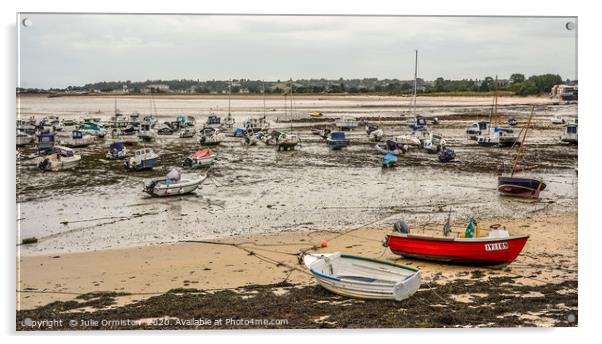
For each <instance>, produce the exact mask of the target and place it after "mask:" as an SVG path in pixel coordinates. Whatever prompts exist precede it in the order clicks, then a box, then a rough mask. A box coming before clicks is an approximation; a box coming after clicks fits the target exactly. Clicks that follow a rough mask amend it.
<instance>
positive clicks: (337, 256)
mask: <svg viewBox="0 0 602 344" xmlns="http://www.w3.org/2000/svg"><path fill="white" fill-rule="evenodd" d="M303 262H304V263H305V266H307V268H308V269H309V271H310V272H311V273H312V275H314V277H315V278H316V279H317V280H318V283H319V284H320V285H321V286H322V287H324V288H326V289H328V290H330V291H331V292H333V293H336V294H340V295H343V296H348V297H355V298H360V299H391V300H396V301H401V300H404V299H407V298H408V297H410V296H411V295H412V294H414V293H415V292H416V290H418V288H419V287H420V281H421V272H420V270H418V269H415V268H412V267H408V266H403V265H397V264H394V263H391V262H387V261H382V260H376V259H371V258H366V257H360V256H352V255H348V254H344V253H341V252H336V253H329V254H307V255H305V256H304V257H303Z"/></svg>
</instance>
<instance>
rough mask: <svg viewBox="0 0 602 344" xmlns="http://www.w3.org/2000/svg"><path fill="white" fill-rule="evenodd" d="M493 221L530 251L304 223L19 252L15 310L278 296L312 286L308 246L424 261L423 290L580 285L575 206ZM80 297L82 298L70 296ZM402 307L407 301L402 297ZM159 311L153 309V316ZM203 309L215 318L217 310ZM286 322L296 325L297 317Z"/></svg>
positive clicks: (555, 316)
mask: <svg viewBox="0 0 602 344" xmlns="http://www.w3.org/2000/svg"><path fill="white" fill-rule="evenodd" d="M494 222H495V223H501V224H503V225H504V226H505V227H506V228H507V229H508V230H510V231H511V233H512V234H515V235H525V234H527V235H530V239H529V241H528V243H527V245H526V247H525V249H524V251H523V253H522V254H521V255H520V256H519V257H518V259H517V260H516V261H515V262H514V263H512V264H511V265H509V266H508V267H506V268H503V269H486V268H485V269H483V268H471V267H462V266H454V265H445V264H436V263H428V262H423V261H416V260H407V259H403V258H400V257H399V256H396V255H394V254H392V253H391V252H390V251H389V250H388V249H385V248H384V247H383V246H382V245H381V242H382V239H383V236H384V235H385V234H386V233H387V228H370V227H369V226H368V227H367V228H358V229H356V230H350V231H348V232H346V233H345V232H334V233H333V232H323V231H318V232H307V231H301V232H294V233H283V234H272V235H258V236H249V237H244V238H238V239H237V240H221V241H215V243H176V244H163V245H161V244H158V245H151V246H144V247H134V248H127V249H113V250H101V251H94V252H86V253H71V254H61V255H49V256H29V257H21V258H20V259H19V260H18V262H17V263H18V276H19V280H18V281H19V283H18V286H17V289H18V290H19V291H20V292H18V293H17V296H18V299H17V302H18V309H21V310H28V309H36V308H37V309H38V310H39V311H40V312H42V314H43V311H42V310H44V307H40V306H45V305H48V304H49V303H51V302H54V303H55V304H54V305H55V306H56V303H57V301H60V302H59V304H60V303H64V304H69V307H68V311H67V310H63V311H62V312H60V313H59V314H60V316H61V317H63V316H64V317H65V318H66V319H67V318H70V317H71V316H77V317H84V318H85V317H88V318H94V317H98V316H100V314H103V315H102V316H104V315H106V312H109V313H110V312H114V313H115V314H119V312H120V309H121V310H122V309H124V307H127V306H128V305H130V306H131V305H136V304H139V303H142V302H144V301H146V302H150V303H152V300H153V298H156V297H159V296H161V295H165V294H166V293H168V292H169V291H170V290H171V291H172V292H173V291H174V290H188V289H190V290H196V291H199V292H200V291H204V292H206V291H213V292H215V291H218V290H223V289H240V290H244V288H245V287H249V286H254V287H258V286H265V288H266V289H269V290H271V291H272V293H273V297H274V298H278V297H280V296H279V295H280V293H287V290H289V289H291V288H293V289H294V288H303V287H310V286H313V285H315V282H314V281H313V279H312V277H311V276H309V275H308V274H307V273H306V272H305V271H306V270H305V268H304V267H303V266H302V265H300V264H299V261H298V258H299V256H300V254H302V252H334V251H341V252H347V253H354V254H359V255H363V256H367V257H373V258H380V259H386V260H390V261H394V262H396V263H400V264H405V265H410V266H414V267H417V268H420V269H422V270H423V271H424V275H423V276H424V282H423V286H422V289H424V290H428V289H430V288H433V286H441V287H445V286H449V285H451V284H453V283H459V284H460V285H464V286H470V285H471V284H474V283H478V282H484V283H487V281H488V280H491V279H498V278H509V279H511V280H512V284H511V285H507V292H508V293H512V290H514V289H518V288H530V289H531V291H532V292H531V293H530V294H528V295H526V296H525V295H522V296H519V298H520V297H524V298H528V299H529V301H533V300H536V299H539V298H543V297H544V294H542V293H541V292H538V290H545V289H548V288H550V286H557V287H558V288H559V290H557V291H556V292H557V293H563V295H567V300H568V299H570V298H571V297H572V295H574V294H575V293H576V292H577V290H576V279H577V245H576V242H577V232H576V214H572V215H566V216H560V217H558V216H553V215H545V214H540V215H538V216H534V217H533V218H529V219H522V220H505V219H495V221H494ZM490 224H493V222H492V220H483V221H481V226H482V227H483V228H488V226H489V225H490ZM322 240H326V241H327V242H328V247H326V248H320V247H319V246H320V243H321V241H322ZM234 245H235V246H234ZM475 276H478V277H477V278H475ZM567 282H572V283H575V285H574V287H567V286H566V285H565V283H567ZM571 285H572V284H571ZM283 286H286V288H285V287H283ZM560 286H564V287H562V288H561V287H560ZM241 288H242V289H241ZM482 291H483V290H482V289H480V292H479V293H476V292H475V293H473V292H471V291H470V288H468V290H467V291H466V292H461V293H453V295H451V296H450V297H449V298H447V299H446V302H449V303H454V304H455V303H457V304H461V305H470V304H474V302H473V301H474V300H473V299H474V298H479V297H480V298H482V297H485V296H487V294H488V293H485V294H483V293H482ZM94 293H96V294H97V295H103V293H108V295H114V296H113V297H112V299H113V301H112V302H109V303H108V304H104V303H103V304H102V305H100V306H98V308H96V307H92V306H88V305H87V303H88V302H89V300H86V299H81V295H85V294H94ZM111 293H114V294H111ZM121 293H123V295H121ZM322 295H323V294H322V293H316V295H312V297H314V298H316V299H319V298H320V297H321V296H322ZM250 297H252V296H250ZM567 300H565V301H567ZM73 301H75V304H70V302H71V303H72V302H73ZM400 307H403V303H402V304H400ZM533 310H534V311H539V313H538V314H534V315H533V316H532V317H531V318H529V319H528V321H526V323H525V324H526V325H534V326H553V325H556V326H558V325H560V326H570V325H573V324H570V323H569V322H567V321H566V319H564V321H563V318H562V317H561V316H559V313H563V314H566V316H568V315H569V314H576V307H574V306H570V305H568V304H564V305H562V304H560V303H558V304H556V305H549V307H547V309H546V310H542V309H539V308H538V307H536V306H534V307H533ZM257 311H260V310H257ZM103 312H105V313H103ZM510 313H511V312H507V314H504V313H500V314H497V315H496V316H500V317H506V316H508V317H512V315H511V314H510ZM35 314H37V312H36V311H21V312H19V316H18V318H21V319H22V318H25V317H32V316H34V315H35ZM153 314H155V316H152V315H153ZM523 315H524V314H523ZM140 316H141V318H138V319H132V320H140V319H146V318H153V317H155V318H163V317H172V316H174V315H173V314H170V312H169V311H167V310H166V311H165V312H164V314H156V313H154V312H151V311H149V312H148V313H146V314H145V313H144V312H142V314H140ZM206 316H208V317H214V318H217V317H219V316H220V315H219V314H206ZM521 316H522V315H521ZM18 320H19V319H18ZM485 320H486V319H483V321H484V324H486V323H487V321H485ZM491 320H492V319H488V321H491ZM288 325H292V326H293V327H297V326H298V325H300V324H291V323H289V324H288ZM460 325H461V324H456V326H460ZM141 326H142V325H141ZM149 326H150V324H149ZM333 326H336V324H333Z"/></svg>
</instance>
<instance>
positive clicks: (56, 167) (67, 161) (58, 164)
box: [36, 155, 82, 172]
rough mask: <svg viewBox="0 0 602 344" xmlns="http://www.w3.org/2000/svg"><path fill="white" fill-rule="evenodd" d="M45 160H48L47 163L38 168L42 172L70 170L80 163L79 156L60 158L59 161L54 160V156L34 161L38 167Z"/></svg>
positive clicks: (80, 158)
mask: <svg viewBox="0 0 602 344" xmlns="http://www.w3.org/2000/svg"><path fill="white" fill-rule="evenodd" d="M46 159H48V163H47V164H46V165H45V166H44V167H43V168H42V167H40V168H41V169H43V170H44V171H52V172H58V171H64V170H70V169H73V168H75V167H77V165H79V163H80V162H81V160H82V157H81V156H80V155H74V156H71V157H61V158H60V159H56V157H54V156H49V157H41V158H38V160H36V165H38V166H40V163H41V162H43V161H44V160H46Z"/></svg>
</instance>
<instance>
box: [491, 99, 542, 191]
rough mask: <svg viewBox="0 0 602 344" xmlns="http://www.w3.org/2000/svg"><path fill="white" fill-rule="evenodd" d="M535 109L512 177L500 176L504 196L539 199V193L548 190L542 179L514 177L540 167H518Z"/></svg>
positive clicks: (526, 129) (500, 188) (511, 174)
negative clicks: (516, 174)
mask: <svg viewBox="0 0 602 344" xmlns="http://www.w3.org/2000/svg"><path fill="white" fill-rule="evenodd" d="M533 111H534V109H533V108H531V115H529V120H528V121H527V125H526V127H525V131H524V134H523V138H522V140H521V143H520V147H519V148H518V151H517V152H516V157H515V158H514V163H513V164H512V172H511V173H510V176H509V177H508V176H499V177H498V187H497V189H498V191H499V192H500V193H501V194H502V195H504V196H513V197H523V198H539V193H540V192H541V191H543V190H545V188H546V184H545V183H544V182H543V180H542V179H535V178H524V177H514V173H515V172H520V171H526V170H532V169H534V168H537V167H538V166H528V167H524V168H520V167H518V164H519V162H520V161H521V154H522V153H523V150H524V147H525V139H526V138H527V134H528V133H529V127H530V126H531V119H532V118H533Z"/></svg>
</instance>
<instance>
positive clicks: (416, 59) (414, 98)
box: [412, 50, 418, 117]
mask: <svg viewBox="0 0 602 344" xmlns="http://www.w3.org/2000/svg"><path fill="white" fill-rule="evenodd" d="M417 79H418V50H416V58H415V60H414V95H413V99H412V103H413V104H412V111H413V112H414V117H416V86H417V84H416V82H417V81H416V80H417Z"/></svg>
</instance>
